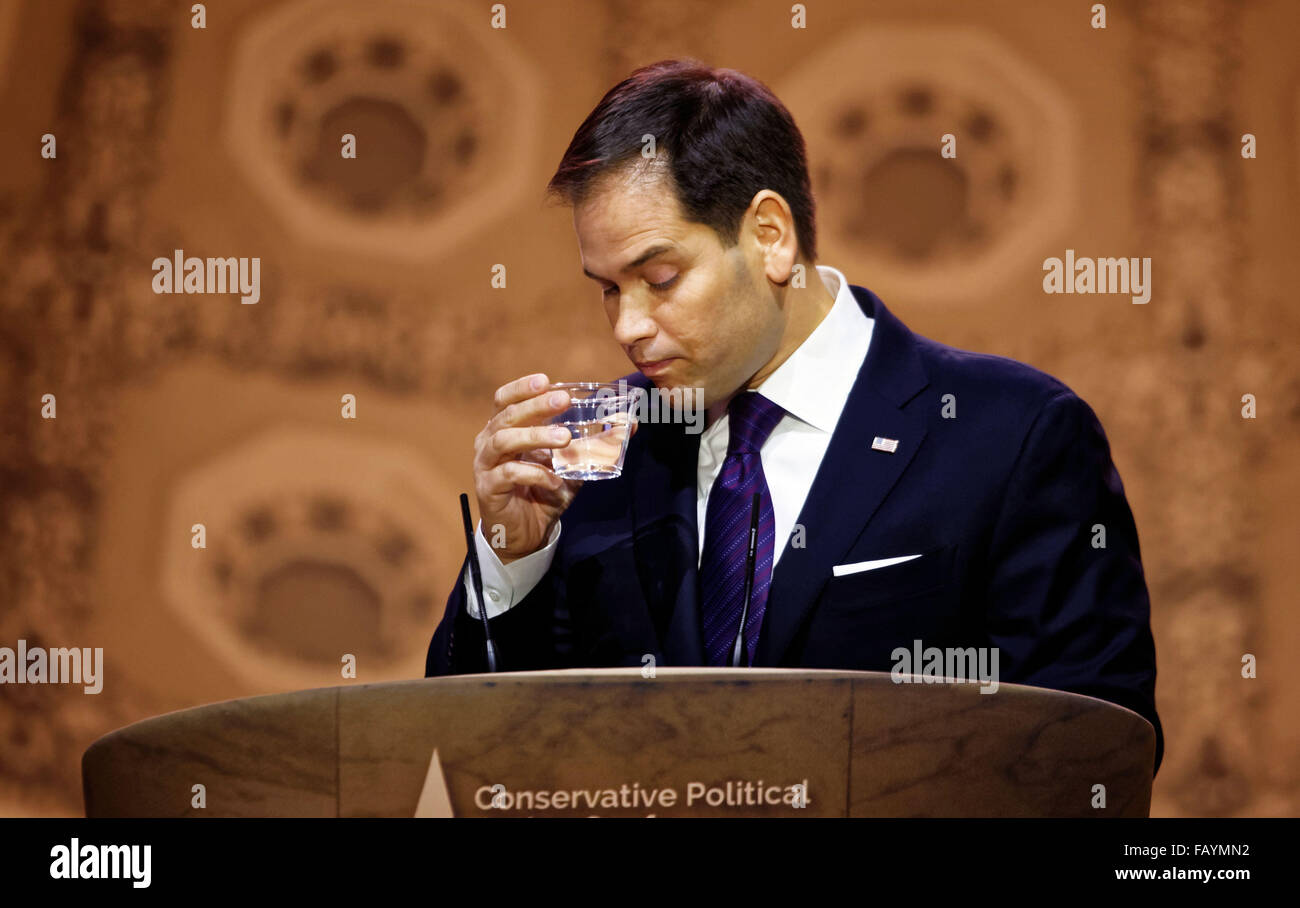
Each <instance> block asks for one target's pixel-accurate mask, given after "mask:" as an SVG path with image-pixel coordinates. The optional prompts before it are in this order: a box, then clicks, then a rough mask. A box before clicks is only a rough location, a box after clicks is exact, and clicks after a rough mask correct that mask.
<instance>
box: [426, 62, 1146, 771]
mask: <svg viewBox="0 0 1300 908" xmlns="http://www.w3.org/2000/svg"><path fill="white" fill-rule="evenodd" d="M647 136H652V137H653V140H654V144H653V147H652V146H651V145H650V144H649V140H648V139H646V138H645V137H647ZM550 188H551V190H552V191H553V192H555V193H557V194H559V195H560V196H562V197H563V198H564V199H565V200H566V201H567V202H569V203H570V204H572V205H573V216H574V227H575V230H576V233H577V237H578V244H579V247H580V250H581V257H582V263H583V270H584V272H585V273H586V274H587V275H588V276H589V277H591V278H592V279H593V280H595V281H596V282H597V283H598V284H599V285H600V288H601V293H602V297H603V302H604V307H605V311H606V314H607V316H608V318H609V321H610V325H611V326H612V328H613V332H614V338H615V340H616V341H617V342H618V343H619V344H620V345H621V346H622V347H623V349H624V350H625V351H626V353H627V355H628V357H629V359H631V360H632V362H633V363H634V364H636V365H637V367H638V370H639V372H637V373H633V374H632V375H630V376H627V377H626V378H627V381H628V382H629V384H632V385H637V386H639V387H641V388H647V389H648V388H649V387H650V382H651V381H653V383H654V385H655V386H656V387H657V388H659V389H661V390H674V389H682V390H683V391H686V390H687V389H698V390H699V392H700V393H702V396H703V401H704V403H705V405H706V407H707V420H706V427H705V428H704V431H703V433H702V434H701V433H700V432H698V431H696V432H691V431H689V429H690V426H689V425H688V424H685V423H683V422H680V421H679V422H663V421H661V422H647V423H644V424H642V425H640V427H639V428H638V430H637V431H636V433H635V434H634V435H633V437H632V438H631V440H630V441H629V443H628V450H627V455H626V461H625V464H624V473H623V475H622V477H620V478H619V479H615V480H608V481H600V482H587V483H582V482H578V481H573V480H564V479H561V478H559V477H557V476H555V474H553V473H552V472H551V471H550V469H549V468H548V465H549V462H550V458H549V455H550V449H552V448H559V447H564V446H565V445H566V444H567V443H568V438H569V435H568V432H567V430H564V429H558V430H557V429H555V428H553V427H549V426H547V425H546V424H545V423H546V420H547V419H548V418H549V417H551V416H554V415H555V414H557V413H559V412H561V411H562V410H563V409H564V408H565V406H566V404H567V395H565V394H564V393H563V392H549V393H548V392H547V390H546V388H547V381H548V378H547V376H545V375H530V376H524V377H523V378H520V379H517V380H515V381H512V382H510V383H508V384H506V385H504V386H503V387H501V388H500V389H499V390H498V391H497V393H496V399H495V401H494V404H495V409H496V413H495V415H493V417H492V418H491V419H490V420H489V421H488V423H487V425H486V426H485V427H484V429H483V431H482V432H481V433H480V434H479V436H478V438H477V440H476V443H475V458H474V474H475V491H476V494H477V498H478V507H479V513H480V516H481V521H480V524H479V528H478V534H477V543H476V545H477V549H478V557H479V561H480V563H481V567H482V577H483V587H484V591H485V597H486V598H487V600H488V603H487V614H488V618H489V621H490V624H491V630H492V635H493V638H494V641H495V644H496V646H497V649H498V652H499V654H500V663H501V664H500V667H501V668H502V669H504V670H524V669H540V668H551V667H579V666H620V665H621V666H640V665H642V664H644V662H645V661H646V660H645V657H646V656H652V657H653V658H654V660H655V663H656V664H658V665H730V664H743V665H762V666H787V667H809V668H837V669H861V670H874V671H889V670H891V668H892V667H893V666H894V661H895V660H894V657H893V655H892V654H893V652H894V650H895V649H896V648H898V647H903V648H906V649H908V650H911V649H912V648H913V645H914V641H920V642H921V645H922V646H924V647H932V646H933V647H939V648H941V649H942V648H947V647H984V648H987V649H989V650H991V649H992V648H996V652H997V654H998V669H999V673H1000V674H999V680H1000V681H1007V682H1018V683H1023V684H1030V685H1035V686H1039V687H1048V688H1055V689H1059V690H1067V691H1075V692H1078V693H1084V694H1089V695H1092V696H1096V697H1100V698H1103V699H1106V700H1109V701H1112V702H1114V703H1119V704H1121V705H1123V706H1126V707H1129V708H1130V709H1133V710H1135V711H1136V712H1138V713H1140V714H1141V715H1143V716H1144V717H1146V718H1147V719H1148V720H1149V721H1150V722H1151V723H1152V724H1153V725H1154V726H1155V728H1156V736H1157V750H1156V767H1157V768H1158V767H1159V763H1160V759H1161V756H1162V753H1163V736H1162V734H1161V728H1160V721H1159V717H1158V716H1157V714H1156V710H1155V702H1154V695H1155V676H1156V668H1155V648H1154V643H1153V640H1152V636H1151V630H1150V619H1149V603H1148V597H1147V590H1146V583H1145V580H1144V577H1143V572H1142V566H1141V560H1140V554H1139V549H1138V538H1137V530H1136V527H1135V525H1134V522H1133V517H1132V514H1131V513H1130V510H1129V507H1128V504H1127V502H1126V500H1125V497H1124V489H1123V486H1122V484H1121V483H1120V478H1119V475H1118V474H1117V472H1116V470H1115V467H1114V465H1113V464H1112V462H1111V458H1110V450H1109V445H1108V443H1107V440H1106V437H1105V434H1104V432H1103V431H1102V428H1101V426H1100V424H1099V423H1098V421H1097V418H1096V416H1095V415H1094V414H1093V411H1092V410H1091V409H1090V408H1089V407H1088V405H1087V404H1086V403H1084V401H1082V400H1081V399H1080V398H1079V397H1077V396H1076V395H1075V394H1074V393H1073V392H1072V391H1071V390H1070V389H1069V388H1067V387H1066V386H1065V385H1064V384H1062V383H1061V382H1059V381H1057V380H1056V379H1055V378H1052V377H1051V376H1049V375H1046V374H1045V373H1043V372H1040V371H1038V370H1036V369H1033V368H1031V367H1029V366H1027V365H1024V364H1022V363H1018V362H1015V361H1013V360H1009V359H1006V358H1003V357H998V356H991V355H985V354H978V353H971V352H967V351H963V350H957V349H954V348H952V347H949V346H946V345H944V344H940V343H937V342H935V341H932V340H929V339H927V338H923V337H919V336H917V335H914V334H913V333H912V332H910V331H909V330H908V329H907V327H906V326H905V325H903V323H902V322H900V321H899V320H898V319H897V318H896V317H895V316H894V315H893V314H892V313H891V312H890V311H889V310H888V309H887V308H885V305H884V303H883V302H881V300H880V299H879V298H878V297H877V296H876V295H875V294H873V293H871V291H869V290H866V289H864V288H862V287H856V286H850V285H849V284H848V282H847V280H846V278H845V276H844V274H842V273H841V272H840V271H839V270H837V269H835V268H831V267H828V266H821V265H816V264H815V262H816V232H815V223H814V205H813V198H812V193H811V190H810V186H809V180H808V174H807V167H806V163H805V154H804V144H803V138H802V136H801V135H800V133H799V131H798V129H797V127H796V126H795V124H794V122H793V119H792V118H791V117H790V114H789V112H788V111H786V109H785V108H784V106H782V105H781V103H780V102H779V101H778V100H777V99H776V98H775V97H774V96H773V95H772V94H771V92H770V91H769V90H768V89H767V88H766V87H764V86H763V85H762V84H761V83H758V82H757V81H755V80H753V79H751V78H749V77H747V76H744V75H743V74H740V73H737V72H735V71H731V70H715V69H710V68H708V67H705V66H702V65H700V64H698V63H695V62H694V61H685V62H681V61H665V62H662V63H658V64H655V65H652V66H648V67H644V68H642V69H640V70H637V71H636V72H635V73H633V74H632V75H631V76H630V77H629V78H628V79H626V80H625V81H623V82H622V83H620V84H619V85H618V86H616V87H615V88H613V89H612V90H611V91H610V92H609V93H608V94H607V95H606V96H605V97H604V98H603V99H602V100H601V102H600V103H599V104H598V105H597V107H596V108H595V109H594V110H593V111H592V113H591V114H590V115H589V116H588V117H587V119H586V121H584V122H583V124H582V125H581V126H580V127H579V128H578V130H577V132H576V134H575V135H574V137H573V140H572V142H571V143H570V145H569V148H568V150H567V151H566V152H565V155H564V158H563V160H562V161H561V163H560V166H559V168H558V170H557V172H556V174H555V176H554V177H553V178H552V180H551V184H550ZM755 493H758V495H759V503H760V505H759V514H760V518H759V533H758V547H757V553H756V558H755V569H754V575H753V585H752V595H751V596H750V598H749V601H748V605H746V604H745V602H744V601H743V600H744V595H743V590H744V587H745V583H744V580H745V574H746V567H747V565H746V562H747V555H748V552H747V542H748V539H749V526H750V513H751V502H752V499H753V495H754V494H755ZM561 516H563V520H561ZM485 527H487V528H491V532H492V535H493V538H494V542H496V543H497V545H496V547H494V546H492V545H489V544H488V542H487V539H486V537H485V535H484V528H485ZM1103 535H1104V545H1103V544H1099V541H1100V540H1102V538H1103ZM742 612H743V613H744V614H745V621H744V630H743V635H742V631H741V615H742ZM742 637H743V639H742V640H739V641H738V638H742ZM484 670H486V661H485V657H484V636H483V631H482V628H481V616H480V612H479V603H478V601H477V597H476V595H475V593H474V591H473V589H472V587H471V586H470V584H469V581H468V571H467V570H463V571H462V580H461V582H459V583H457V585H456V588H455V589H454V590H453V592H452V594H451V597H450V599H449V600H448V603H447V610H446V613H445V615H444V617H443V620H442V623H441V624H440V625H439V627H438V629H437V631H436V632H435V634H434V636H433V640H432V643H431V645H430V648H429V655H428V661H427V665H426V674H427V675H442V674H449V673H460V672H479V671H484ZM917 671H918V672H919V669H918V670H917Z"/></svg>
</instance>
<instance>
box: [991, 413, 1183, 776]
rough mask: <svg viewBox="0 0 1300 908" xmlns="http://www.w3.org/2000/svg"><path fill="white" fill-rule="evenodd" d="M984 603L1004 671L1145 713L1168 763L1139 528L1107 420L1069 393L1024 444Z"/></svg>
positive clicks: (1008, 677) (1004, 675)
mask: <svg viewBox="0 0 1300 908" xmlns="http://www.w3.org/2000/svg"><path fill="white" fill-rule="evenodd" d="M1098 528H1100V529H1098ZM1103 530H1104V534H1105V536H1104V543H1105V544H1104V547H1102V546H1101V542H1102V536H1101V533H1102V531H1103ZM987 601H988V614H987V615H986V628H987V630H988V633H989V635H990V637H991V643H992V645H994V646H996V647H998V650H999V670H1000V674H1001V679H1002V680H1004V681H1008V682H1012V683H1020V684H1028V685H1033V686H1036V687H1047V688H1053V689H1056V690H1064V691H1071V692H1074V693H1081V694H1087V695H1089V696H1093V697H1098V698H1100V699H1103V700H1107V701H1109V702H1112V703H1118V704H1119V705H1121V706H1125V707H1127V708H1129V709H1131V710H1133V711H1134V712H1136V713H1138V714H1140V715H1142V716H1143V717H1144V718H1146V719H1147V721H1149V722H1150V723H1151V724H1152V725H1153V726H1154V727H1155V732H1156V755H1155V769H1156V770H1158V769H1159V767H1160V762H1161V759H1162V757H1163V754H1164V734H1163V730H1162V728H1161V725H1160V717H1159V716H1158V715H1157V714H1156V707H1155V685H1156V659H1155V642H1154V640H1153V638H1152V635H1151V615H1150V600H1149V597H1148V593H1147V586H1146V579H1145V576H1144V574H1143V571H1142V559H1141V553H1140V550H1139V547H1138V536H1137V527H1136V525H1135V524H1134V521H1133V514H1132V512H1131V510H1130V509H1129V505H1128V501H1127V500H1126V499H1125V496H1124V486H1123V484H1122V483H1121V482H1120V477H1119V473H1118V472H1117V471H1116V469H1115V465H1114V463H1113V462H1112V460H1111V454H1110V445H1109V443H1108V442H1107V440H1106V435H1105V433H1104V431H1103V430H1102V427H1101V424H1100V422H1098V420H1097V417H1096V414H1094V413H1093V411H1092V408H1091V407H1089V406H1088V404H1087V403H1085V402H1084V401H1083V400H1082V399H1080V398H1079V397H1078V396H1077V395H1075V394H1074V393H1073V392H1071V391H1068V390H1066V391H1063V392H1061V393H1059V394H1057V395H1056V396H1055V397H1053V398H1052V399H1051V400H1049V401H1048V402H1047V404H1046V405H1045V406H1044V407H1043V409H1042V410H1041V411H1040V412H1039V414H1038V416H1037V417H1036V418H1035V420H1034V422H1033V424H1032V425H1031V427H1030V429H1029V433H1028V435H1027V437H1026V439H1025V442H1024V444H1023V446H1022V448H1021V451H1020V455H1019V457H1018V459H1017V461H1016V466H1015V469H1014V470H1013V472H1012V475H1011V478H1010V480H1009V482H1008V485H1007V490H1006V495H1005V498H1004V500H1003V504H1002V508H1001V513H1000V514H999V517H998V520H997V523H996V525H995V529H994V532H993V537H992V540H991V543H990V575H989V593H988V600H987Z"/></svg>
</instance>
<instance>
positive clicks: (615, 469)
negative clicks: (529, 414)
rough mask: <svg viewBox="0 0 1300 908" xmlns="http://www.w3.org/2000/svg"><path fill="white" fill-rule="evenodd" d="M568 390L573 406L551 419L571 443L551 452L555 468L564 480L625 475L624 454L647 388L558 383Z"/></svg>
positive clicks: (556, 386)
mask: <svg viewBox="0 0 1300 908" xmlns="http://www.w3.org/2000/svg"><path fill="white" fill-rule="evenodd" d="M550 390H552V391H567V392H568V394H569V406H568V408H567V409H565V410H564V411H563V412H561V413H558V414H556V415H555V416H554V417H552V418H551V420H550V423H551V425H556V426H564V427H565V428H566V429H568V430H569V435H570V438H571V440H570V441H569V443H568V445H566V446H565V447H563V448H552V449H551V469H552V470H553V471H554V472H555V474H556V475H557V476H560V477H562V478H564V479H614V478H616V477H618V476H621V475H622V473H623V455H625V454H626V453H627V440H628V439H629V438H630V437H631V435H632V424H633V423H634V422H635V420H636V415H637V412H638V410H639V402H640V400H641V395H643V394H644V393H645V390H644V389H643V388H630V387H628V386H627V384H626V383H625V382H624V383H619V382H576V381H566V382H555V383H554V384H552V385H551V387H550Z"/></svg>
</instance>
